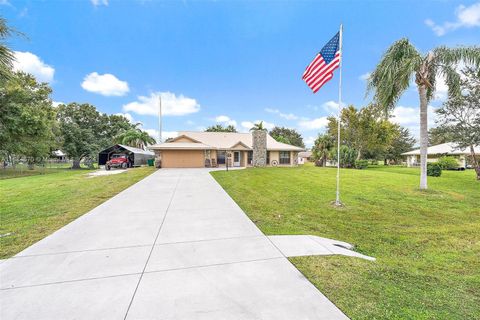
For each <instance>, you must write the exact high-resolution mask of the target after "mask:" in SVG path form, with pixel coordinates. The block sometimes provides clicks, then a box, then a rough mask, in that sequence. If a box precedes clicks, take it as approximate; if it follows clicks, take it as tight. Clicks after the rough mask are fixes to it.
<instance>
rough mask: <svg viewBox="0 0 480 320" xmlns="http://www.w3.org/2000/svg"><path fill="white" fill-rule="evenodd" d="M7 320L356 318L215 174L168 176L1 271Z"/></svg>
mask: <svg viewBox="0 0 480 320" xmlns="http://www.w3.org/2000/svg"><path fill="white" fill-rule="evenodd" d="M0 272H1V273H0V276H1V278H0V280H1V281H0V286H1V291H0V309H1V311H0V312H1V314H0V318H1V319H49V320H51V319H62V320H63V319H188V320H190V319H208V320H212V319H222V320H225V319H288V320H292V319H295V320H301V319H329V320H332V319H346V316H345V315H344V314H343V313H342V312H341V311H340V310H339V309H338V308H336V307H335V305H333V304H332V303H331V302H330V301H329V300H328V299H327V298H326V297H325V296H324V295H322V294H321V293H320V292H319V291H318V290H317V289H316V288H315V287H314V286H313V285H312V284H311V283H310V282H309V281H308V280H306V279H305V277H304V276H303V275H302V274H301V273H300V272H299V271H298V270H297V269H296V268H295V267H294V266H293V265H292V264H291V263H290V262H289V261H288V260H287V259H286V258H285V257H284V256H283V255H282V253H281V252H280V251H279V250H278V249H277V248H276V247H275V246H274V245H273V243H272V242H271V241H270V240H269V239H268V238H267V237H265V236H264V235H263V234H262V233H261V232H260V230H259V229H258V228H257V227H256V226H255V225H254V224H253V223H252V222H251V221H250V219H248V217H247V216H246V215H245V213H244V212H243V211H242V210H241V209H240V208H239V207H238V206H237V204H236V203H235V202H234V201H233V200H232V199H231V198H230V197H229V196H228V195H227V194H226V192H225V191H224V190H223V189H222V188H221V187H220V186H219V185H218V184H217V183H216V182H215V180H214V179H213V178H212V177H211V176H210V174H209V173H208V171H207V170H202V169H182V170H174V169H170V170H166V169H163V170H159V171H157V172H156V173H154V174H152V175H151V176H149V177H147V178H145V179H144V180H142V181H140V182H139V183H137V184H135V185H133V186H132V187H130V188H129V189H127V190H125V191H123V192H122V193H120V194H118V195H117V196H115V197H113V198H112V199H110V200H109V201H107V202H105V203H103V204H102V205H100V206H99V207H97V208H95V209H93V210H92V211H90V212H89V213H87V214H85V215H84V216H82V217H80V218H78V219H77V220H75V221H74V222H72V223H70V224H68V225H67V226H65V227H63V228H62V229H60V230H58V231H57V232H55V233H54V234H52V235H50V236H49V237H47V238H45V239H43V240H42V241H39V242H38V243H36V244H34V245H33V246H31V247H29V248H27V249H26V250H24V251H23V252H21V253H19V254H18V255H17V256H15V257H14V258H11V259H8V260H6V261H3V262H2V263H1V264H0Z"/></svg>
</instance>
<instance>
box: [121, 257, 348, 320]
mask: <svg viewBox="0 0 480 320" xmlns="http://www.w3.org/2000/svg"><path fill="white" fill-rule="evenodd" d="M127 319H196V320H202V319H205V320H207V319H208V320H216V319H218V320H224V319H235V320H242V319H248V320H250V319H272V320H273V319H275V320H282V319H285V320H292V319H328V320H336V319H348V318H347V317H346V316H345V315H344V314H343V313H342V312H341V311H340V310H339V309H338V308H337V307H336V306H335V305H334V304H333V303H331V302H330V301H329V300H328V299H327V298H326V297H325V296H323V295H322V294H321V293H320V292H319V291H318V290H317V289H316V288H315V287H314V286H313V285H312V284H311V283H310V282H309V281H308V280H307V279H306V278H305V277H304V276H303V275H302V274H301V273H300V272H299V271H298V270H297V269H296V268H295V267H294V266H293V265H292V264H291V263H289V262H288V261H287V260H286V259H285V258H275V259H271V260H262V261H254V262H244V263H233V264H224V265H217V266H208V267H200V268H190V269H180V270H174V271H163V272H152V273H145V274H144V275H143V278H142V281H141V283H140V285H139V287H138V289H137V293H136V295H135V299H134V300H133V303H132V305H131V307H130V310H129V312H128V315H127Z"/></svg>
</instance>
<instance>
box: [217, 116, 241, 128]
mask: <svg viewBox="0 0 480 320" xmlns="http://www.w3.org/2000/svg"><path fill="white" fill-rule="evenodd" d="M215 122H218V123H222V124H224V125H227V126H228V125H231V126H234V127H236V126H237V121H235V120H233V119H230V117H229V116H217V117H215Z"/></svg>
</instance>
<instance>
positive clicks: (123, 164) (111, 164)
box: [105, 154, 131, 170]
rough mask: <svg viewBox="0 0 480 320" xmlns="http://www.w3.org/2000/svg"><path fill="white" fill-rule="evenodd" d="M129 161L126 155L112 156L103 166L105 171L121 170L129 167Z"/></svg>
mask: <svg viewBox="0 0 480 320" xmlns="http://www.w3.org/2000/svg"><path fill="white" fill-rule="evenodd" d="M130 166H131V165H130V160H129V159H128V156H127V155H126V154H112V156H111V157H110V160H108V161H107V163H106V164H105V169H107V170H110V169H111V168H122V169H127V168H128V167H130Z"/></svg>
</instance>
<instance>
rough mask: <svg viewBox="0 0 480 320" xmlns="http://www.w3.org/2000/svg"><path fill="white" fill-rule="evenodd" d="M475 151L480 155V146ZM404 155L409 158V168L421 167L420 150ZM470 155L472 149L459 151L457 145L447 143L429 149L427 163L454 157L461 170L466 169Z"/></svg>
mask: <svg viewBox="0 0 480 320" xmlns="http://www.w3.org/2000/svg"><path fill="white" fill-rule="evenodd" d="M474 150H475V154H479V153H480V147H479V146H476V147H475V148H474ZM402 155H403V156H406V157H407V166H408V167H417V166H419V165H420V149H416V150H412V151H409V152H405V153H402ZM468 155H470V148H466V149H458V148H457V147H456V144H455V143H453V142H447V143H442V144H437V145H435V146H431V147H428V149H427V162H436V161H437V160H438V159H439V158H440V157H443V156H452V157H454V158H456V159H457V161H458V165H459V166H460V168H466V167H467V163H468V161H467V157H468Z"/></svg>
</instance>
